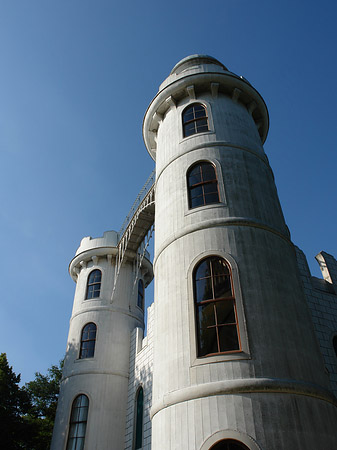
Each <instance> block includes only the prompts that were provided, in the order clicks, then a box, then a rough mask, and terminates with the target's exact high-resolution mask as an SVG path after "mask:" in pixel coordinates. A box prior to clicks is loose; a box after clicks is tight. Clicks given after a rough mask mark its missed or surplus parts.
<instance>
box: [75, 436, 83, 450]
mask: <svg viewBox="0 0 337 450" xmlns="http://www.w3.org/2000/svg"><path fill="white" fill-rule="evenodd" d="M83 449H84V438H78V439H77V445H76V450H83Z"/></svg>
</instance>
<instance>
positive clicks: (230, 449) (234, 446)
mask: <svg viewBox="0 0 337 450" xmlns="http://www.w3.org/2000/svg"><path fill="white" fill-rule="evenodd" d="M210 450H249V448H248V447H247V446H246V445H244V444H242V443H241V442H239V441H234V440H233V439H223V440H222V441H219V442H217V443H216V444H214V445H213V446H212V447H211V448H210Z"/></svg>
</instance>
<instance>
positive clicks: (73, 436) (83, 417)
mask: <svg viewBox="0 0 337 450" xmlns="http://www.w3.org/2000/svg"><path fill="white" fill-rule="evenodd" d="M88 410H89V399H88V397H87V396H86V395H84V394H81V395H78V396H77V397H76V398H75V400H74V401H73V404H72V408H71V415H70V423H69V433H68V442H67V450H82V449H83V448H84V440H85V432H86V428H87V420H88Z"/></svg>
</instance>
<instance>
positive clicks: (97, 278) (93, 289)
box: [86, 269, 102, 299]
mask: <svg viewBox="0 0 337 450" xmlns="http://www.w3.org/2000/svg"><path fill="white" fill-rule="evenodd" d="M101 279H102V272H101V271H100V270H98V269H96V270H93V271H92V272H90V275H89V276H88V284H87V295H86V299H90V298H96V297H99V294H100V292H101Z"/></svg>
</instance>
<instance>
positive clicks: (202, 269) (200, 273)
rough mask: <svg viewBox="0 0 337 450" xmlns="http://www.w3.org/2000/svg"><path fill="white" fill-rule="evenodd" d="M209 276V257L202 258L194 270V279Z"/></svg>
mask: <svg viewBox="0 0 337 450" xmlns="http://www.w3.org/2000/svg"><path fill="white" fill-rule="evenodd" d="M210 276H211V268H210V259H209V258H207V259H204V260H203V261H202V262H201V263H200V264H199V266H198V268H197V270H196V272H195V279H196V280H199V279H200V278H205V277H210Z"/></svg>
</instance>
